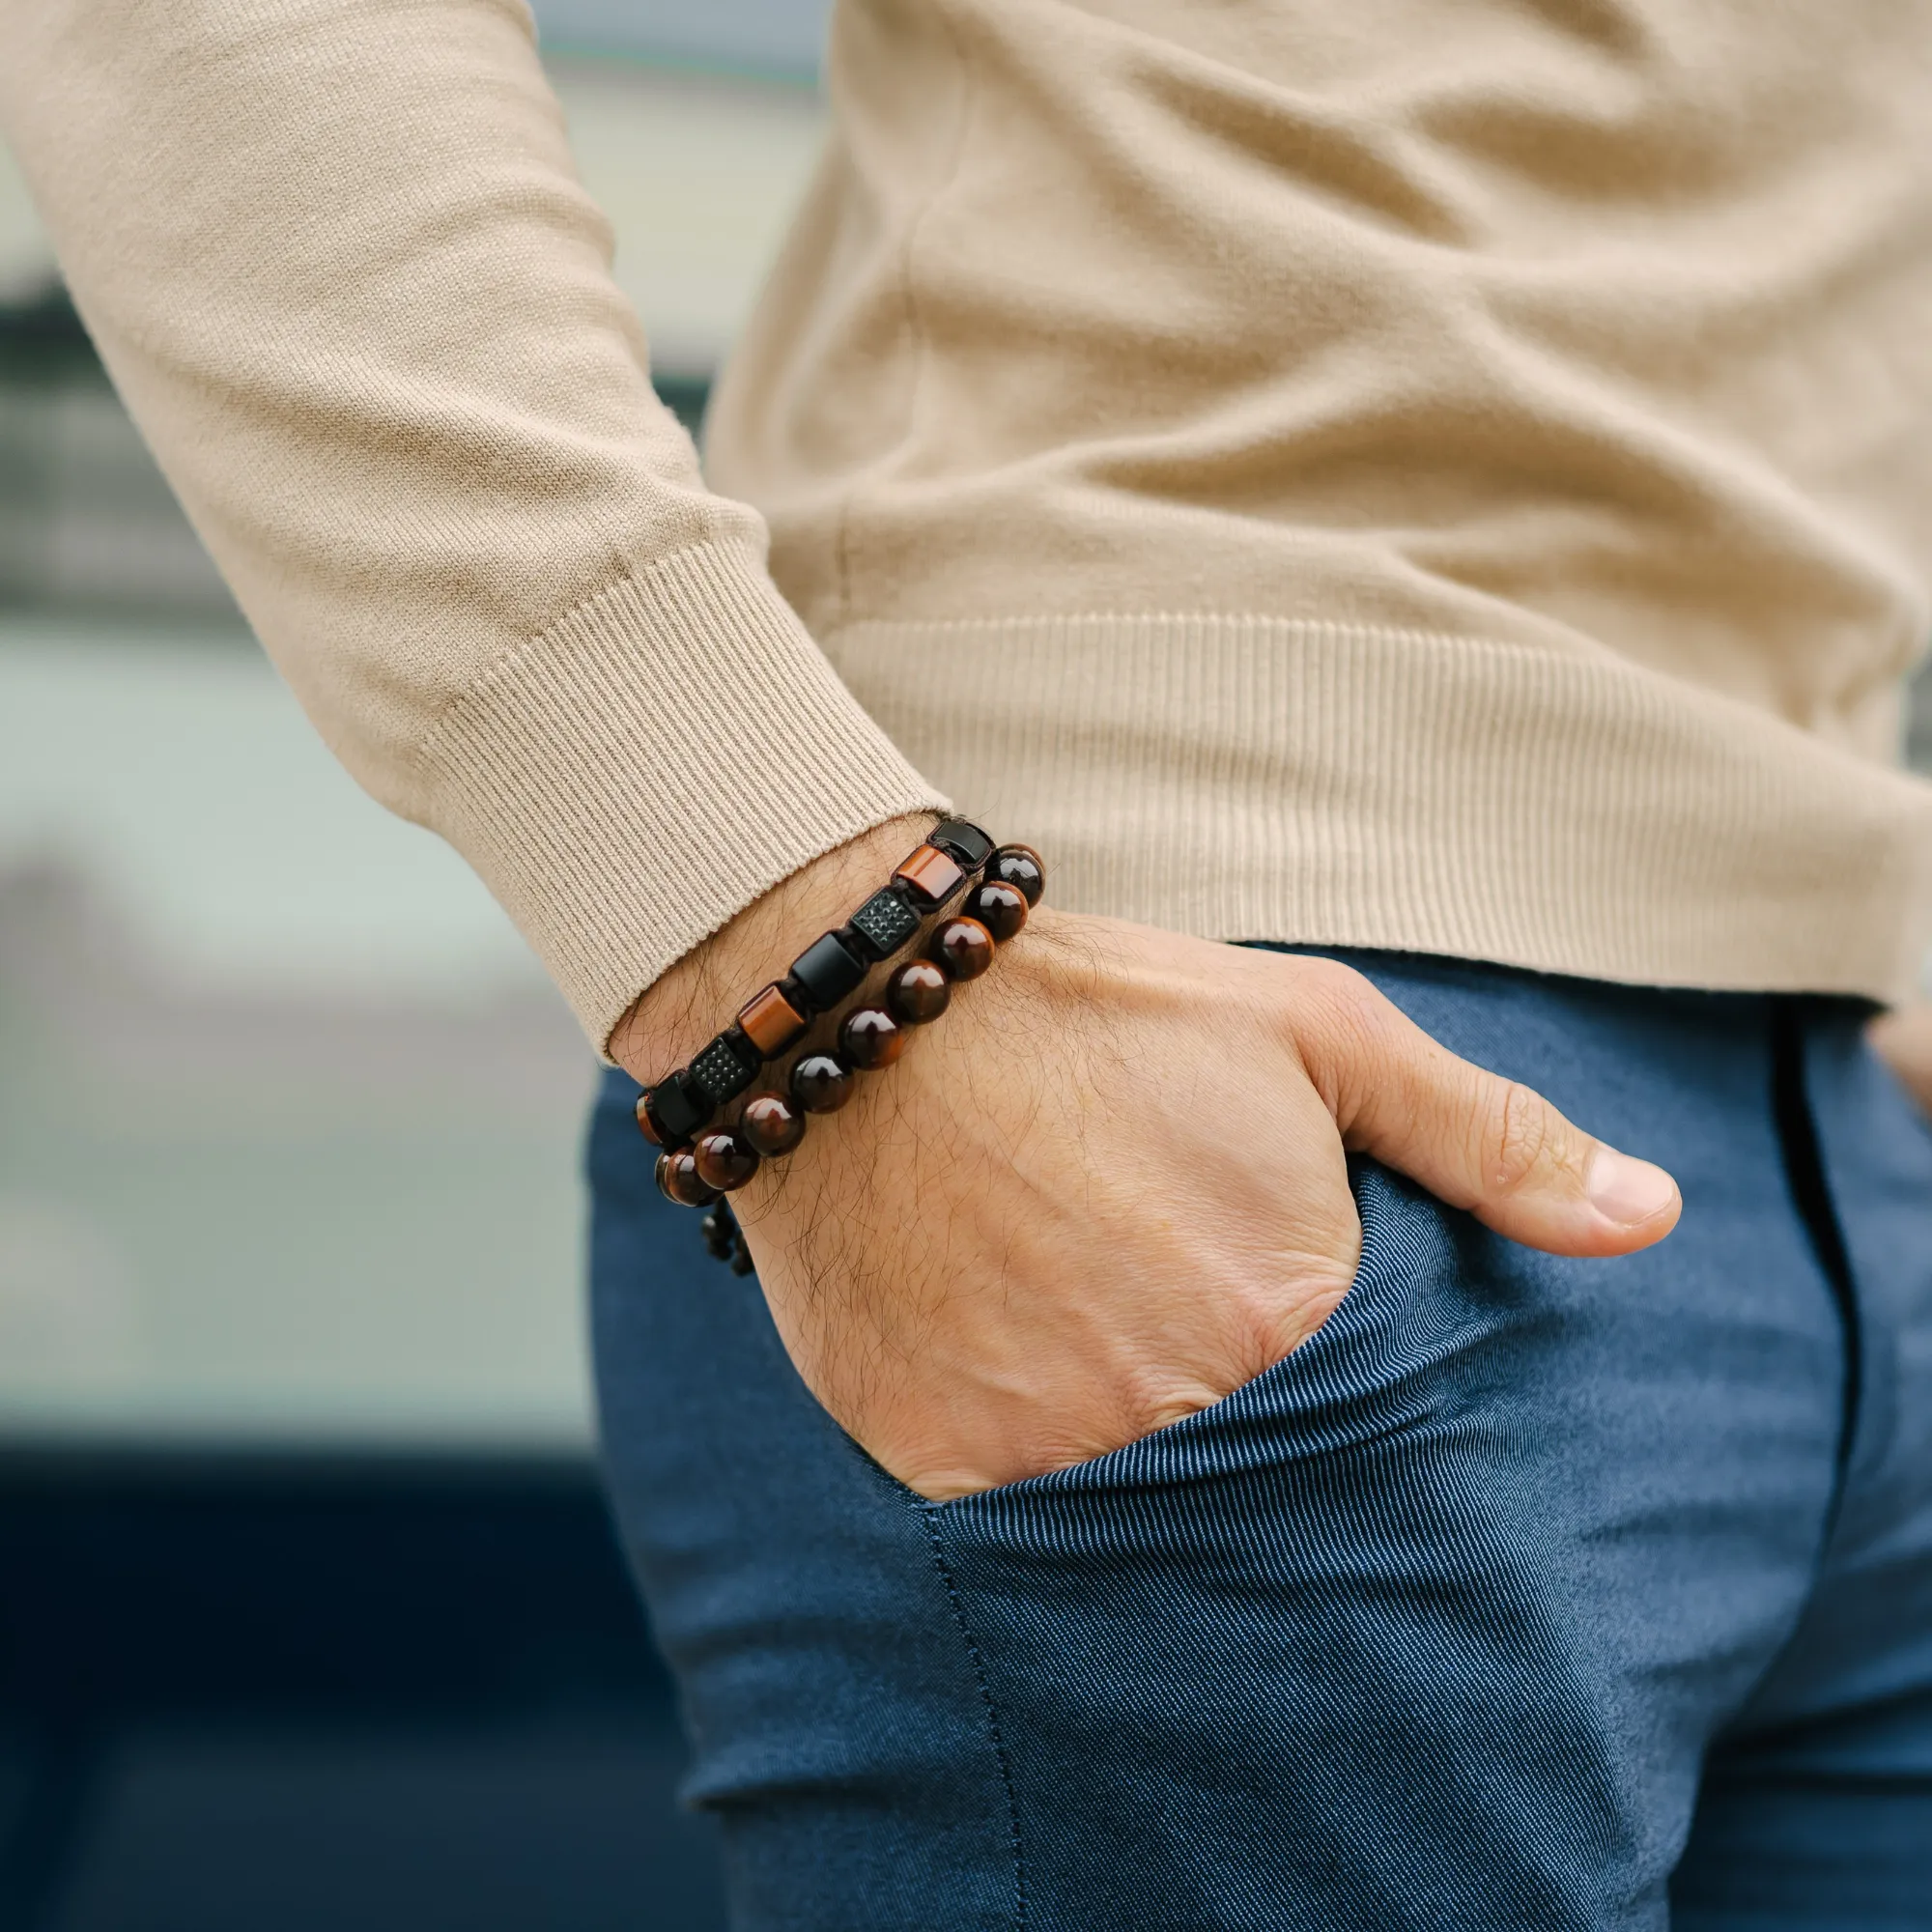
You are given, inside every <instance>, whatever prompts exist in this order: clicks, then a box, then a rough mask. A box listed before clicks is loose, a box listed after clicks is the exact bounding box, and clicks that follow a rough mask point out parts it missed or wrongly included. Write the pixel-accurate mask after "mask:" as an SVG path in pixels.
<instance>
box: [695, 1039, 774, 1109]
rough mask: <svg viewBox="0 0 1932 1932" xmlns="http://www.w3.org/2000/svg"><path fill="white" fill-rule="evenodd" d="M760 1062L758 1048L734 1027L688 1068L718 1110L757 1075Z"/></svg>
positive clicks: (697, 1085) (700, 1090) (705, 1095)
mask: <svg viewBox="0 0 1932 1932" xmlns="http://www.w3.org/2000/svg"><path fill="white" fill-rule="evenodd" d="M759 1064H760V1062H759V1056H758V1049H757V1048H756V1047H755V1046H753V1044H752V1042H751V1041H750V1040H748V1039H747V1038H746V1037H744V1035H743V1034H741V1033H739V1032H738V1031H737V1029H736V1028H735V1027H734V1028H733V1029H732V1030H731V1031H730V1032H729V1033H721V1034H720V1035H719V1036H718V1037H717V1038H716V1039H714V1040H713V1041H712V1042H711V1044H710V1045H709V1046H707V1047H706V1048H705V1049H704V1051H703V1052H702V1053H700V1054H699V1055H698V1056H697V1058H696V1060H694V1061H693V1062H692V1063H691V1065H690V1066H689V1067H687V1068H686V1071H687V1072H688V1073H689V1074H690V1075H691V1078H692V1081H693V1084H694V1085H695V1086H696V1088H697V1091H698V1092H699V1093H700V1094H703V1096H704V1097H705V1099H707V1100H708V1101H709V1102H710V1103H711V1108H712V1111H714V1112H715V1111H716V1110H717V1109H718V1108H720V1107H722V1106H723V1105H724V1104H725V1101H726V1100H734V1099H736V1098H737V1096H738V1095H739V1094H742V1093H743V1092H744V1091H745V1089H746V1088H747V1087H749V1086H750V1085H751V1084H752V1082H753V1080H755V1079H756V1078H757V1075H758V1066H759Z"/></svg>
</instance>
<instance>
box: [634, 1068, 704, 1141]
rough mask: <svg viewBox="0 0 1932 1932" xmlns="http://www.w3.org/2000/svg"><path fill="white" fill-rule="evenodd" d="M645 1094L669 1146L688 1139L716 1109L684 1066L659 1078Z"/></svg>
mask: <svg viewBox="0 0 1932 1932" xmlns="http://www.w3.org/2000/svg"><path fill="white" fill-rule="evenodd" d="M644 1097H645V1098H646V1099H647V1100H648V1101H649V1102H650V1107H651V1113H652V1115H653V1116H654V1117H655V1119H656V1121H657V1123H658V1125H659V1127H661V1128H662V1129H663V1131H664V1137H665V1145H666V1146H667V1147H671V1146H675V1145H676V1144H677V1143H678V1142H680V1141H688V1140H689V1139H690V1138H691V1137H692V1135H693V1134H695V1133H696V1131H697V1130H698V1128H699V1127H701V1126H702V1125H703V1124H704V1123H705V1122H707V1121H708V1120H710V1118H711V1116H712V1114H713V1113H714V1112H715V1111H716V1110H715V1108H714V1107H713V1105H712V1103H711V1102H710V1101H709V1100H707V1099H706V1098H705V1097H704V1094H703V1093H702V1092H701V1091H700V1090H699V1088H698V1086H697V1084H696V1081H694V1080H693V1079H692V1077H691V1075H690V1074H689V1073H686V1072H684V1071H683V1070H682V1069H680V1070H679V1071H678V1072H676V1073H672V1074H669V1075H668V1076H667V1077H666V1078H665V1079H663V1080H660V1081H659V1082H658V1084H657V1085H656V1086H655V1087H653V1088H652V1089H651V1091H650V1092H649V1094H646V1095H645V1096H644Z"/></svg>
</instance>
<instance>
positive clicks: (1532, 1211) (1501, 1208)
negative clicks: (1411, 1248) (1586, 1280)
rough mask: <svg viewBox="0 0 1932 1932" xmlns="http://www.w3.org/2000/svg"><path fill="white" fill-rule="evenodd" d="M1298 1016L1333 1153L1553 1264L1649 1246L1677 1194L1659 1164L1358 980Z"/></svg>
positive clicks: (1675, 1209)
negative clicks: (1380, 1169) (1489, 1065)
mask: <svg viewBox="0 0 1932 1932" xmlns="http://www.w3.org/2000/svg"><path fill="white" fill-rule="evenodd" d="M1339 970H1340V971H1342V972H1345V973H1347V976H1348V980H1350V981H1352V982H1353V983H1352V984H1349V983H1346V982H1344V981H1340V980H1337V981H1336V982H1335V983H1334V984H1333V986H1332V987H1331V988H1329V989H1326V990H1325V991H1324V994H1323V996H1322V997H1321V998H1318V999H1316V1000H1315V1001H1313V1002H1311V1003H1310V1004H1309V1006H1308V1007H1307V1008H1305V1009H1303V1010H1302V1012H1301V1014H1300V1016H1299V1019H1298V1023H1297V1025H1296V1028H1295V1037H1296V1040H1297V1043H1298V1044H1299V1046H1300V1048H1301V1053H1302V1062H1303V1065H1306V1067H1307V1068H1308V1072H1309V1076H1310V1078H1311V1079H1313V1080H1314V1082H1315V1084H1316V1086H1317V1088H1318V1089H1319V1090H1320V1091H1321V1094H1322V1096H1323V1098H1324V1099H1326V1100H1327V1101H1328V1104H1329V1111H1330V1112H1331V1113H1332V1114H1333V1115H1334V1117H1335V1124H1336V1125H1337V1127H1339V1128H1340V1129H1341V1133H1342V1139H1343V1143H1344V1145H1345V1146H1347V1147H1349V1148H1350V1149H1351V1150H1354V1151H1359V1152H1363V1153H1369V1154H1373V1155H1374V1156H1375V1157H1376V1158H1377V1159H1378V1160H1379V1161H1381V1162H1383V1163H1384V1164H1385V1165H1386V1166H1389V1167H1392V1168H1395V1169H1397V1170H1398V1171H1399V1172H1401V1173H1403V1174H1406V1175H1407V1176H1408V1177H1409V1179H1411V1180H1416V1181H1419V1182H1420V1183H1421V1184H1422V1185H1423V1186H1424V1187H1426V1188H1428V1189H1429V1191H1430V1192H1431V1193H1432V1194H1434V1195H1435V1196H1436V1198H1437V1199H1438V1200H1442V1201H1446V1202H1448V1203H1449V1205H1450V1206H1451V1207H1452V1208H1467V1209H1468V1210H1469V1211H1470V1212H1471V1213H1472V1214H1474V1215H1475V1217H1476V1218H1477V1220H1479V1221H1481V1222H1482V1223H1483V1224H1484V1225H1485V1226H1486V1227H1490V1228H1493V1229H1494V1230H1495V1231H1496V1233H1497V1234H1499V1235H1506V1236H1509V1238H1510V1239H1511V1240H1515V1241H1521V1242H1523V1243H1524V1244H1525V1245H1526V1246H1528V1247H1532V1248H1543V1249H1545V1250H1547V1251H1548V1253H1550V1254H1558V1255H1624V1254H1630V1253H1633V1252H1634V1250H1636V1249H1638V1248H1647V1247H1649V1246H1650V1245H1651V1244H1652V1243H1653V1242H1654V1241H1661V1240H1662V1238H1663V1236H1665V1235H1667V1234H1669V1232H1670V1231H1671V1229H1672V1228H1674V1227H1675V1226H1676V1225H1677V1217H1678V1215H1679V1213H1680V1212H1681V1211H1682V1210H1683V1206H1684V1203H1683V1199H1682V1197H1681V1196H1680V1195H1679V1193H1678V1191H1677V1183H1676V1182H1675V1181H1674V1180H1672V1179H1671V1178H1670V1177H1669V1175H1667V1174H1666V1173H1664V1171H1663V1170H1662V1168H1661V1167H1654V1166H1653V1165H1652V1164H1651V1163H1650V1162H1649V1161H1647V1160H1636V1159H1634V1158H1633V1157H1632V1156H1631V1155H1629V1154H1625V1153H1619V1152H1617V1151H1616V1150H1615V1149H1614V1148H1610V1147H1606V1146H1605V1144H1604V1143H1603V1142H1602V1141H1599V1140H1595V1139H1593V1138H1592V1137H1591V1136H1590V1135H1588V1134H1586V1133H1584V1132H1583V1131H1582V1129H1581V1128H1579V1127H1577V1126H1576V1125H1574V1124H1573V1123H1572V1122H1570V1121H1568V1120H1566V1119H1565V1118H1564V1117H1563V1115H1561V1114H1560V1113H1558V1112H1557V1111H1556V1109H1555V1108H1554V1107H1552V1106H1551V1105H1550V1104H1549V1102H1548V1100H1546V1099H1545V1098H1544V1097H1543V1095H1542V1094H1539V1093H1537V1092H1536V1091H1535V1090H1534V1089H1533V1088H1529V1087H1525V1086H1523V1085H1522V1084H1521V1083H1520V1081H1514V1080H1502V1079H1498V1078H1497V1076H1496V1075H1495V1074H1493V1073H1486V1072H1484V1071H1483V1069H1482V1068H1481V1067H1480V1066H1472V1065H1470V1064H1469V1063H1468V1062H1467V1061H1466V1060H1462V1059H1459V1058H1458V1057H1457V1056H1456V1055H1455V1054H1453V1053H1451V1052H1449V1051H1448V1049H1447V1048H1445V1047H1442V1046H1439V1045H1437V1044H1436V1042H1435V1040H1433V1039H1431V1038H1430V1037H1429V1036H1428V1035H1427V1034H1426V1033H1424V1032H1423V1031H1422V1029H1421V1028H1420V1027H1418V1026H1416V1025H1415V1024H1414V1022H1413V1021H1411V1020H1410V1019H1408V1018H1407V1016H1406V1014H1404V1013H1402V1012H1400V1011H1399V1010H1398V1009H1396V1008H1395V1007H1394V1006H1393V1005H1391V1004H1390V1003H1389V1001H1387V1000H1386V999H1384V998H1383V997H1382V995H1381V994H1380V993H1378V991H1377V990H1376V989H1375V987H1373V986H1372V985H1370V983H1369V982H1368V980H1365V979H1363V978H1362V977H1361V975H1360V974H1358V973H1353V972H1349V971H1348V969H1347V968H1342V969H1339Z"/></svg>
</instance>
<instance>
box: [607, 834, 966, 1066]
mask: <svg viewBox="0 0 1932 1932" xmlns="http://www.w3.org/2000/svg"><path fill="white" fill-rule="evenodd" d="M934 815H935V814H933V813H931V812H920V813H916V814H914V815H912V816H909V817H905V818H895V819H890V820H888V821H887V822H886V823H885V824H884V825H878V826H874V827H873V828H872V830H870V831H869V832H865V833H862V834H861V835H860V836H859V837H858V838H853V839H850V840H848V841H847V842H846V843H845V844H843V845H838V846H835V847H834V848H833V849H832V850H831V851H830V852H827V853H824V854H822V855H821V856H820V857H819V858H817V859H814V860H813V861H812V862H811V863H810V865H808V866H802V867H800V868H799V869H798V870H797V871H796V872H794V873H792V874H791V875H790V877H788V878H785V879H781V881H780V882H779V883H778V884H777V885H776V886H774V887H773V888H772V889H771V891H770V892H768V893H765V894H764V895H762V896H760V897H759V898H756V899H754V900H753V902H752V903H751V904H750V905H749V906H747V907H746V908H745V909H744V910H743V911H742V912H740V913H738V914H737V915H736V916H735V917H734V918H733V919H731V920H730V921H729V922H728V923H726V924H725V925H724V926H721V927H720V928H719V930H718V931H717V932H715V933H713V934H712V935H711V937H710V938H709V939H706V940H704V941H702V942H701V943H700V944H698V945H696V946H695V947H693V948H692V950H691V951H690V952H687V953H686V954H685V955H684V957H683V958H681V959H679V960H678V961H677V962H676V964H674V965H673V966H672V967H671V968H670V969H669V971H668V972H667V973H665V974H664V975H663V977H662V978H660V979H659V980H656V981H655V982H654V983H653V984H652V985H650V986H649V987H647V988H646V989H645V990H644V991H643V992H642V993H641V994H639V997H638V998H637V1000H636V1001H635V1002H633V1004H632V1006H631V1008H630V1009H629V1011H627V1012H626V1013H625V1015H624V1017H623V1018H622V1019H620V1020H619V1021H618V1022H617V1025H616V1027H615V1028H614V1029H613V1030H612V1032H611V1040H610V1054H611V1059H612V1060H614V1061H615V1062H616V1063H617V1065H619V1066H621V1067H623V1068H624V1070H625V1071H626V1072H627V1073H629V1074H630V1075H631V1076H632V1078H633V1079H635V1080H638V1081H639V1082H641V1083H642V1084H644V1085H646V1086H648V1085H650V1084H651V1082H652V1081H654V1080H656V1079H658V1078H660V1077H662V1076H663V1075H664V1074H665V1073H666V1072H668V1070H669V1069H670V1068H671V1067H674V1066H680V1065H684V1064H685V1062H686V1061H687V1060H689V1059H690V1057H691V1056H692V1055H693V1054H694V1053H696V1051H697V1050H698V1049H699V1048H700V1047H701V1046H703V1044H704V1042H705V1041H706V1040H708V1039H709V1038H711V1037H712V1036H713V1035H714V1034H716V1033H717V1031H718V1029H719V1028H720V1027H721V1026H722V1025H724V1024H725V1021H726V1020H727V1019H728V1018H729V1017H730V1015H731V1014H732V1013H733V1012H735V1011H736V1010H737V1009H738V1008H739V1007H740V1006H741V1005H743V1003H744V1001H745V1000H746V999H747V998H748V997H749V996H750V995H751V994H752V993H753V992H755V991H756V990H757V988H758V987H759V986H760V985H762V984H764V983H765V982H766V981H768V980H774V979H776V978H777V977H778V976H779V974H780V973H781V972H782V971H783V970H784V968H785V966H786V964H787V963H788V962H789V961H790V960H791V959H793V958H794V957H795V956H796V955H797V954H798V953H799V952H800V951H801V950H802V949H803V948H805V947H806V946H809V945H810V943H811V941H812V940H814V939H816V938H817V937H818V935H819V934H820V933H821V932H824V931H826V930H828V929H830V928H832V927H835V926H838V925H839V924H840V923H843V921H844V920H845V918H846V917H847V916H848V915H849V914H850V912H851V911H852V909H853V907H854V906H856V905H858V904H859V903H860V902H861V901H862V900H863V899H865V898H866V897H867V895H869V894H871V893H872V892H874V891H876V890H877V888H878V887H879V885H880V883H881V882H882V881H883V880H884V879H886V878H887V877H888V876H890V874H891V872H892V870H893V867H895V866H896V865H897V864H898V863H899V861H900V860H901V859H903V858H904V857H905V855H906V853H907V852H908V851H910V850H911V849H912V848H913V847H914V846H916V845H918V844H919V843H920V841H921V840H922V839H923V838H924V836H925V834H926V832H927V830H928V829H929V828H930V826H931V825H932V822H933V818H934Z"/></svg>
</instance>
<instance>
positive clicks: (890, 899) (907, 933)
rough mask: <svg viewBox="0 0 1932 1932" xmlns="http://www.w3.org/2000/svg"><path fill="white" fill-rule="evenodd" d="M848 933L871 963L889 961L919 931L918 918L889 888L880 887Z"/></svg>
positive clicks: (863, 906) (853, 918)
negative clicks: (865, 950)
mask: <svg viewBox="0 0 1932 1932" xmlns="http://www.w3.org/2000/svg"><path fill="white" fill-rule="evenodd" d="M846 929H847V930H848V931H850V932H852V933H855V934H856V935H857V936H858V938H859V940H860V942H861V943H862V944H863V945H865V946H866V947H867V948H868V949H869V951H870V952H871V955H872V957H873V958H874V959H890V958H891V957H892V956H893V954H894V953H895V952H897V951H898V950H899V948H900V947H901V946H903V945H905V943H906V942H907V941H908V940H909V939H911V938H912V936H913V934H914V933H916V932H917V931H918V930H919V914H918V913H916V912H914V911H913V909H912V907H911V906H909V905H908V904H907V903H906V902H905V899H904V897H903V896H902V895H900V894H898V893H895V892H894V890H893V889H892V887H890V886H882V887H880V889H879V890H878V891H877V892H875V893H874V894H873V895H872V896H871V897H870V898H868V899H867V901H866V903H865V904H864V905H862V906H861V907H860V908H859V910H858V911H857V912H855V913H854V914H853V915H852V917H851V920H850V921H849V922H848V924H847V928H846Z"/></svg>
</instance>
